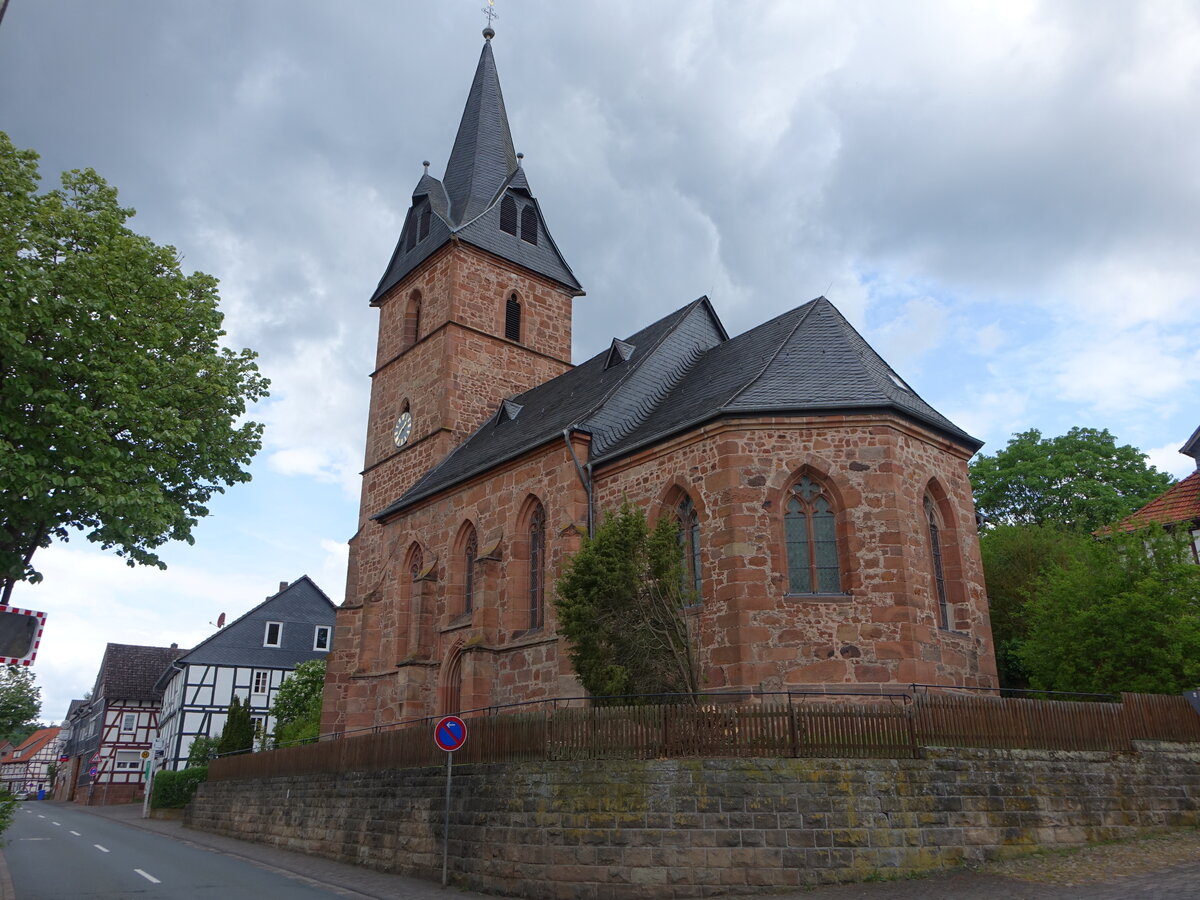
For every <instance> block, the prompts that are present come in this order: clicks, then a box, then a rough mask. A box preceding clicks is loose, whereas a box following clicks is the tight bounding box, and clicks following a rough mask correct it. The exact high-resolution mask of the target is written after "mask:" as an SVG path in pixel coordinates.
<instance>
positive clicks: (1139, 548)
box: [1020, 528, 1200, 693]
mask: <svg viewBox="0 0 1200 900" xmlns="http://www.w3.org/2000/svg"><path fill="white" fill-rule="evenodd" d="M1028 611H1029V626H1028V627H1029V632H1028V636H1027V637H1026V638H1025V640H1024V643H1023V644H1022V645H1021V649H1020V657H1021V661H1022V662H1023V663H1024V664H1025V667H1026V668H1027V669H1028V671H1029V674H1030V680H1031V682H1032V684H1033V686H1034V687H1035V688H1038V689H1044V690H1057V691H1095V692H1115V691H1135V692H1143V693H1178V692H1180V691H1182V690H1184V689H1187V688H1193V687H1195V686H1196V685H1197V684H1200V566H1196V565H1195V564H1194V563H1192V562H1191V561H1190V550H1189V549H1188V546H1187V539H1186V536H1183V535H1172V534H1169V533H1167V532H1165V531H1163V530H1162V529H1161V528H1152V529H1144V530H1142V531H1138V532H1132V533H1124V532H1122V533H1115V534H1113V535H1112V536H1110V537H1107V538H1105V539H1103V540H1093V541H1087V542H1084V543H1082V544H1080V546H1079V547H1078V548H1077V550H1076V552H1075V553H1074V554H1073V555H1072V558H1071V559H1070V560H1069V561H1067V562H1066V564H1064V565H1062V566H1060V567H1051V568H1050V569H1048V570H1047V571H1046V572H1045V573H1044V574H1043V575H1042V576H1041V577H1040V578H1039V579H1038V580H1037V582H1036V583H1035V584H1034V586H1033V588H1032V590H1031V599H1030V600H1029V604H1028Z"/></svg>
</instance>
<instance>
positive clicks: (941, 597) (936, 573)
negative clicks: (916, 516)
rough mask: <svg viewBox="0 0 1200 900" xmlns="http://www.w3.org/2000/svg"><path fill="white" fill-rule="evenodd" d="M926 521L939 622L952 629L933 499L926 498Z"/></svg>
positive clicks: (938, 527)
mask: <svg viewBox="0 0 1200 900" xmlns="http://www.w3.org/2000/svg"><path fill="white" fill-rule="evenodd" d="M925 520H926V522H928V524H929V554H930V563H931V565H932V567H933V568H932V573H931V574H932V575H933V584H934V590H935V592H936V595H937V602H938V622H939V623H940V624H941V626H942V628H949V627H950V604H949V601H948V600H947V595H946V571H945V566H944V565H943V561H942V533H941V526H940V524H939V522H938V512H937V506H936V504H934V502H933V499H932V498H931V497H928V496H927V497H926V498H925Z"/></svg>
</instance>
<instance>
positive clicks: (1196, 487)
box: [1117, 469, 1200, 531]
mask: <svg viewBox="0 0 1200 900" xmlns="http://www.w3.org/2000/svg"><path fill="white" fill-rule="evenodd" d="M1193 519H1195V520H1200V469H1197V470H1196V471H1195V472H1193V473H1192V474H1191V475H1189V476H1188V477H1187V478H1185V479H1183V481H1180V482H1179V483H1178V484H1174V485H1172V486H1171V487H1169V488H1168V489H1167V491H1166V493H1164V494H1160V495H1159V496H1158V497H1155V498H1154V499H1153V500H1151V501H1150V502H1149V503H1147V504H1146V505H1145V506H1143V507H1142V508H1141V509H1139V510H1138V511H1137V512H1135V513H1132V514H1131V515H1129V516H1127V517H1126V518H1124V519H1122V520H1121V523H1120V525H1118V526H1117V527H1119V528H1120V529H1121V530H1122V531H1134V530H1136V529H1138V528H1144V527H1146V526H1147V525H1154V524H1158V525H1174V524H1176V523H1178V522H1190V521H1192V520H1193Z"/></svg>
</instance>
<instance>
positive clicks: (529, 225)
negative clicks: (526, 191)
mask: <svg viewBox="0 0 1200 900" xmlns="http://www.w3.org/2000/svg"><path fill="white" fill-rule="evenodd" d="M537 225H538V217H537V211H536V210H534V208H533V204H532V203H530V204H528V205H526V206H524V207H522V208H521V240H523V241H525V243H527V244H533V245H534V246H535V247H536V246H537V231H538V229H537Z"/></svg>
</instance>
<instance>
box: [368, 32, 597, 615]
mask: <svg viewBox="0 0 1200 900" xmlns="http://www.w3.org/2000/svg"><path fill="white" fill-rule="evenodd" d="M493 35H494V32H492V30H491V29H490V28H489V29H487V30H485V32H484V37H485V41H484V45H483V51H482V53H481V54H480V57H479V65H478V67H477V68H476V70H475V77H474V79H473V81H472V83H471V90H470V93H469V94H468V95H467V102H466V107H465V109H464V110H463V115H462V121H461V123H460V124H459V127H458V135H457V137H456V138H455V140H454V147H453V149H452V150H451V153H450V160H449V162H448V163H447V165H446V172H445V177H444V178H443V179H442V180H441V181H439V180H438V179H437V178H434V177H433V176H432V175H430V174H429V163H425V174H424V175H422V176H421V179H420V181H418V182H417V187H416V189H415V190H414V191H413V195H412V205H411V206H410V207H409V210H408V215H407V217H406V218H405V222H404V228H403V230H402V231H401V233H400V239H399V241H398V242H397V244H396V249H395V252H394V253H393V254H392V259H391V261H390V262H389V264H388V267H387V270H386V271H385V272H384V275H383V278H381V279H380V282H379V286H378V287H377V288H376V290H375V293H374V295H373V296H372V297H371V305H372V306H375V307H377V308H378V309H379V315H380V318H379V342H378V350H377V353H376V360H375V370H374V372H372V374H371V378H372V386H371V407H370V415H369V419H368V429H367V449H366V460H365V465H364V472H363V491H362V503H361V507H360V512H359V528H360V530H361V529H362V528H363V527H364V525H365V524H366V523H367V522H368V521H369V519H370V517H371V516H372V515H373V514H375V513H378V512H379V511H380V510H382V509H383V508H384V507H386V506H387V505H388V504H389V503H391V502H392V501H393V500H395V499H396V498H397V497H399V496H400V495H401V494H403V493H404V492H405V491H406V490H408V489H409V488H410V487H412V485H413V484H414V483H415V482H416V480H417V479H418V478H419V477H420V476H421V475H422V474H423V473H425V472H426V471H428V470H429V469H430V468H431V467H432V466H433V465H435V464H436V463H437V462H439V461H440V460H442V459H443V458H445V456H446V455H447V454H448V453H449V452H450V451H451V450H453V449H454V448H455V447H456V446H458V445H459V444H460V443H461V442H462V441H463V440H464V439H465V438H466V437H467V436H468V435H470V434H471V433H472V432H473V431H474V430H475V429H476V428H477V427H478V426H479V425H481V424H482V423H483V422H484V421H485V420H486V419H487V418H488V416H490V415H491V414H492V413H493V412H495V410H496V408H497V406H498V404H499V403H500V402H501V401H502V400H503V399H504V398H505V397H509V396H512V395H514V394H518V393H521V392H523V391H526V390H528V389H529V388H531V387H534V386H535V385H538V384H541V383H543V382H545V381H548V380H550V379H551V378H553V377H555V376H556V375H560V374H562V373H563V372H565V371H566V370H567V369H569V368H570V367H571V301H572V299H573V298H574V297H577V296H579V295H581V294H582V293H583V291H582V289H581V288H580V285H579V282H578V281H577V280H576V279H575V276H574V274H572V272H571V269H570V267H569V266H568V265H567V263H566V261H565V260H564V259H563V257H562V254H561V253H560V252H559V250H558V247H557V246H556V245H555V243H554V239H553V238H552V237H551V236H550V232H549V230H548V228H547V227H546V222H545V219H544V218H543V216H542V211H541V208H540V207H539V206H538V202H537V200H536V199H535V198H534V196H533V193H532V191H531V190H530V187H529V182H528V180H527V178H526V176H525V170H524V168H523V167H522V164H521V155H520V154H518V153H516V152H515V150H514V149H513V141H512V135H511V133H510V131H509V126H508V116H507V114H506V113H505V109H504V97H503V95H502V94H501V92H500V81H499V78H498V77H497V74H496V62H495V59H494V58H493V56H492V44H491V39H492V36H493ZM352 577H353V572H352ZM349 596H350V599H353V595H349Z"/></svg>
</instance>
